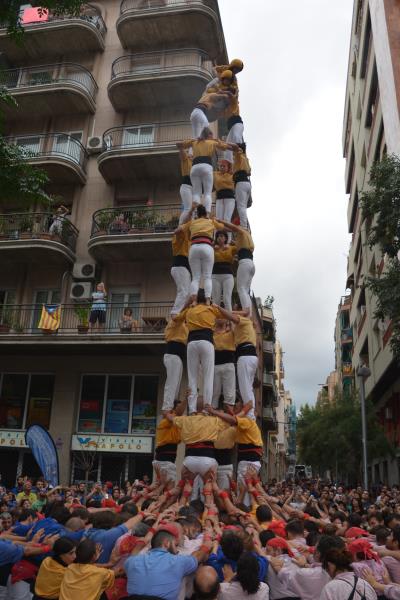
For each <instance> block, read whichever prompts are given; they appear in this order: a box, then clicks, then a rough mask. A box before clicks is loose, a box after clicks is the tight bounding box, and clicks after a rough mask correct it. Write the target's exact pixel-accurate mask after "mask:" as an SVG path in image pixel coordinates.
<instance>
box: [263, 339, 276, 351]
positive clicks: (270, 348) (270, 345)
mask: <svg viewBox="0 0 400 600" xmlns="http://www.w3.org/2000/svg"><path fill="white" fill-rule="evenodd" d="M263 352H264V354H273V353H274V342H268V341H266V340H264V341H263Z"/></svg>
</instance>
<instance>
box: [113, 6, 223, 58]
mask: <svg viewBox="0 0 400 600" xmlns="http://www.w3.org/2000/svg"><path fill="white" fill-rule="evenodd" d="M117 34H118V37H119V39H120V41H121V44H122V46H123V47H124V48H131V47H132V46H134V47H135V50H139V51H146V50H154V49H155V48H162V49H172V48H185V47H188V46H190V45H191V44H194V45H195V46H196V48H200V49H201V50H203V51H204V52H207V54H209V55H210V56H211V58H212V59H215V60H217V61H218V62H219V64H221V62H222V64H223V63H224V62H225V61H226V48H225V40H224V36H223V31H222V24H221V18H220V14H219V8H218V2H217V0H122V2H121V9H120V16H119V18H118V20H117Z"/></svg>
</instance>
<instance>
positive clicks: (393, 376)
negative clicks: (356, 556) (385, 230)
mask: <svg viewBox="0 0 400 600" xmlns="http://www.w3.org/2000/svg"><path fill="white" fill-rule="evenodd" d="M399 34H400V8H399V5H398V3H397V2H396V1H395V0H356V1H355V2H354V13H353V24H352V32H351V43H350V58H349V68H348V75H347V90H346V100H345V113H344V126H343V152H344V156H345V159H346V172H345V186H346V193H347V194H349V203H348V211H347V217H348V226H349V233H350V234H351V246H350V251H349V258H348V272H347V283H346V288H347V290H348V295H347V296H346V300H345V305H342V304H341V306H340V312H341V313H343V312H346V313H348V318H347V316H346V320H345V321H344V322H343V323H344V324H345V327H344V328H345V329H346V328H347V329H351V334H352V339H351V353H352V355H351V364H352V373H350V364H349V363H348V362H347V359H348V358H349V353H348V352H346V353H345V354H343V352H344V347H343V345H342V338H341V336H342V333H343V330H342V329H341V330H340V339H341V344H340V349H341V351H340V352H339V349H338V348H337V363H338V364H342V367H344V366H345V368H346V378H347V379H348V380H349V381H350V380H351V379H352V377H353V376H354V381H355V385H356V386H357V388H358V387H359V381H358V378H357V377H356V376H355V372H356V369H357V367H358V366H359V365H360V364H365V365H367V366H368V367H369V369H370V371H371V375H370V376H369V377H368V378H367V379H366V382H365V386H366V395H367V396H368V397H369V398H371V399H372V401H373V402H374V403H375V406H376V408H377V410H378V415H379V419H380V420H381V422H382V424H383V426H384V428H385V431H386V433H387V435H388V437H389V439H390V441H391V442H392V443H393V444H394V446H395V447H396V449H398V448H399V443H400V414H399V404H400V395H399V394H400V377H399V370H398V365H396V364H395V363H394V361H393V356H392V352H391V350H390V344H389V341H390V335H391V329H390V323H389V322H380V321H378V320H377V319H375V318H374V311H375V308H376V300H375V298H374V296H373V295H372V294H371V292H370V291H369V290H368V289H367V288H366V286H365V280H366V277H367V276H368V275H376V274H378V275H379V274H380V273H381V272H382V270H383V269H384V256H383V255H382V252H381V251H380V249H379V248H377V247H374V248H369V246H368V244H367V243H366V240H367V236H368V228H369V227H370V226H371V224H370V223H368V222H366V220H364V219H363V218H362V213H361V209H360V204H359V195H360V192H362V191H365V190H367V189H368V174H369V171H370V168H371V166H372V164H373V163H374V161H377V160H380V159H381V157H382V156H383V155H384V154H385V153H388V154H393V153H394V154H397V155H398V154H400V119H399V99H400V55H399V52H398V49H399V41H398V40H399ZM344 309H345V310H344ZM341 317H342V315H341ZM340 327H341V325H340ZM336 340H337V344H338V341H339V332H338V337H337V338H336ZM345 344H346V345H347V344H349V346H350V342H349V341H347V340H346V341H345ZM344 358H345V359H346V360H344ZM342 382H343V383H344V380H342ZM349 385H350V384H349ZM399 467H400V451H399V450H398V451H397V456H396V457H395V458H391V457H376V459H374V460H373V461H372V462H371V464H370V475H371V479H372V481H373V482H374V483H378V482H379V481H385V483H389V484H393V483H398V482H399V471H400V468H399Z"/></svg>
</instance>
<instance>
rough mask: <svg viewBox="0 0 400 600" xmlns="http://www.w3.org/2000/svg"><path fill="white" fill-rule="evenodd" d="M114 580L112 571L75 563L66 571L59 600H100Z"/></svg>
mask: <svg viewBox="0 0 400 600" xmlns="http://www.w3.org/2000/svg"><path fill="white" fill-rule="evenodd" d="M114 580H115V575H114V571H111V570H110V569H102V568H101V567H96V566H95V565H81V564H76V563H73V564H72V565H69V567H68V568H67V569H66V570H65V575H64V579H63V581H62V584H61V590H60V596H59V600H99V598H100V596H101V595H102V593H103V592H104V591H105V590H108V589H109V588H110V587H112V586H113V585H114Z"/></svg>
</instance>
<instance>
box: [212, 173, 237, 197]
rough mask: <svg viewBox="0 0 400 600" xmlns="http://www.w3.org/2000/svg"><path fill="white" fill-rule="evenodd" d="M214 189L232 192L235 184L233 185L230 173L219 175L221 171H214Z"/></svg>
mask: <svg viewBox="0 0 400 600" xmlns="http://www.w3.org/2000/svg"><path fill="white" fill-rule="evenodd" d="M214 187H215V189H216V190H217V192H219V190H234V189H235V184H234V183H233V176H232V173H221V171H214Z"/></svg>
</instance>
